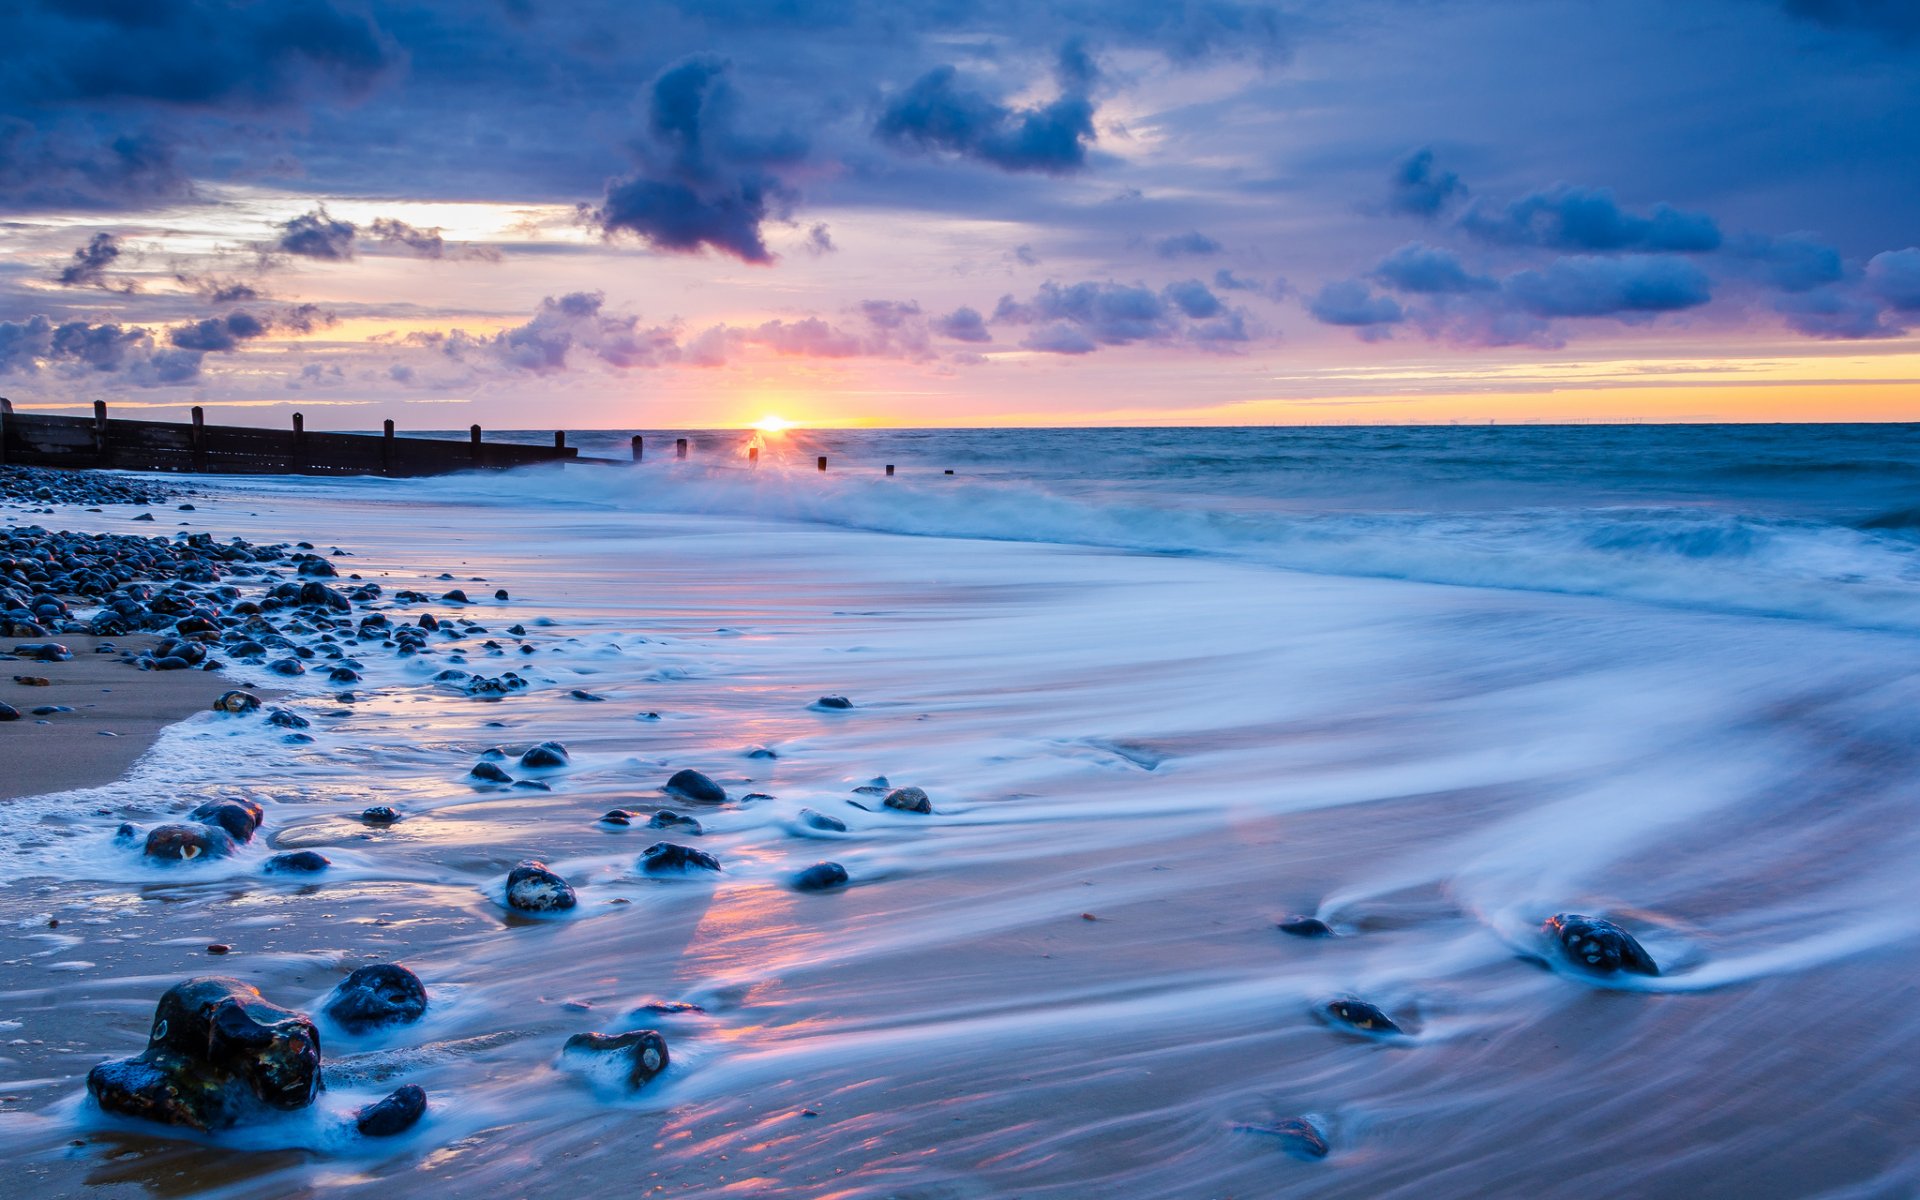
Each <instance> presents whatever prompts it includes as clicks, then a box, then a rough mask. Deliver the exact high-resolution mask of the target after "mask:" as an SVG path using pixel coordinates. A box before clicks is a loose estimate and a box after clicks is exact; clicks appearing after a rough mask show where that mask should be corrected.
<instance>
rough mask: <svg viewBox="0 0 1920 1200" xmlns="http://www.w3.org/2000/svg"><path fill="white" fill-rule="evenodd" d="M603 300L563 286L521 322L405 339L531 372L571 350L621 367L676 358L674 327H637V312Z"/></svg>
mask: <svg viewBox="0 0 1920 1200" xmlns="http://www.w3.org/2000/svg"><path fill="white" fill-rule="evenodd" d="M605 305H606V295H605V294H604V293H602V292H569V293H567V294H566V295H564V296H560V297H558V298H555V297H553V296H548V297H547V298H546V299H544V300H542V301H541V302H540V307H539V308H538V309H537V310H536V311H535V312H534V314H533V317H532V319H530V320H528V321H527V322H526V323H525V324H522V325H515V326H513V327H512V328H509V329H503V330H501V331H499V332H498V333H495V334H492V335H489V336H480V335H475V334H470V333H467V332H466V331H464V330H459V329H456V330H454V331H453V332H451V333H448V334H444V335H438V334H428V335H413V336H411V337H410V339H409V340H411V341H413V342H415V343H416V344H426V345H437V346H438V347H440V349H441V350H442V351H443V352H444V353H445V354H446V355H447V356H448V357H449V358H452V359H455V360H457V361H461V362H468V361H472V360H476V359H478V360H480V361H484V362H487V363H490V364H493V365H496V366H499V367H502V368H504V369H506V370H509V371H520V372H525V373H527V374H531V375H555V374H559V373H560V372H562V371H565V370H567V369H568V367H569V365H570V359H571V357H572V355H573V352H574V351H576V350H579V351H582V352H584V353H586V354H588V355H591V356H592V357H594V358H596V359H598V360H599V361H601V362H603V363H606V364H607V365H609V366H613V367H618V368H621V369H626V368H631V367H653V366H659V365H661V364H662V363H667V362H673V361H675V360H677V359H678V358H679V356H680V346H679V339H678V337H677V335H676V333H675V331H674V330H672V329H670V328H665V327H659V326H656V327H654V328H652V329H642V328H640V319H639V318H638V317H637V316H633V315H624V314H619V313H608V312H605V311H603V309H604V307H605Z"/></svg>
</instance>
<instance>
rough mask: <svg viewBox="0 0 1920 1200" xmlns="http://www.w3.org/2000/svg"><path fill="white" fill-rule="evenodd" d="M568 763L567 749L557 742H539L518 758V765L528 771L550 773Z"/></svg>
mask: <svg viewBox="0 0 1920 1200" xmlns="http://www.w3.org/2000/svg"><path fill="white" fill-rule="evenodd" d="M570 761H572V760H571V759H570V758H568V756H567V748H566V747H565V746H563V745H561V744H560V743H559V742H541V743H540V744H539V745H538V746H532V747H529V748H528V749H527V752H526V753H525V754H522V755H521V756H520V765H521V766H522V767H524V768H525V769H527V770H529V771H550V770H553V769H555V768H557V767H564V766H566V765H567V764H568V763H569V762H570Z"/></svg>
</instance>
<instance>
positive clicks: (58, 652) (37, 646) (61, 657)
mask: <svg viewBox="0 0 1920 1200" xmlns="http://www.w3.org/2000/svg"><path fill="white" fill-rule="evenodd" d="M13 654H14V657H15V658H30V659H32V660H33V661H35V662H72V661H73V651H71V650H69V649H67V648H66V647H65V646H64V645H62V644H61V643H59V642H27V643H23V644H21V645H18V646H15V647H14V648H13Z"/></svg>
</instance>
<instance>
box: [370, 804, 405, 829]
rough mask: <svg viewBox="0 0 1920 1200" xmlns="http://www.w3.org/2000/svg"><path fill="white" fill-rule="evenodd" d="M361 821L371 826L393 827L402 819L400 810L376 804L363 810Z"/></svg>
mask: <svg viewBox="0 0 1920 1200" xmlns="http://www.w3.org/2000/svg"><path fill="white" fill-rule="evenodd" d="M360 819H361V820H362V821H365V822H366V823H367V824H369V825H391V824H393V823H394V822H395V821H398V820H399V819H400V810H399V809H397V808H394V807H393V806H392V805H390V804H376V805H374V806H373V807H372V808H368V809H365V810H363V811H362V812H361V813H360Z"/></svg>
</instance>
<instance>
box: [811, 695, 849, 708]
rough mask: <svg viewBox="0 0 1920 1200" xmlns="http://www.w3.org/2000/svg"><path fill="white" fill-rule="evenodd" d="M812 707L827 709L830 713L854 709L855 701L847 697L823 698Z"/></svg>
mask: <svg viewBox="0 0 1920 1200" xmlns="http://www.w3.org/2000/svg"><path fill="white" fill-rule="evenodd" d="M812 707H814V708H820V709H827V710H829V711H839V710H842V709H848V708H852V707H853V701H851V700H849V699H847V698H846V697H845V696H822V697H820V698H819V699H818V700H815V701H814V702H813V705H812Z"/></svg>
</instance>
